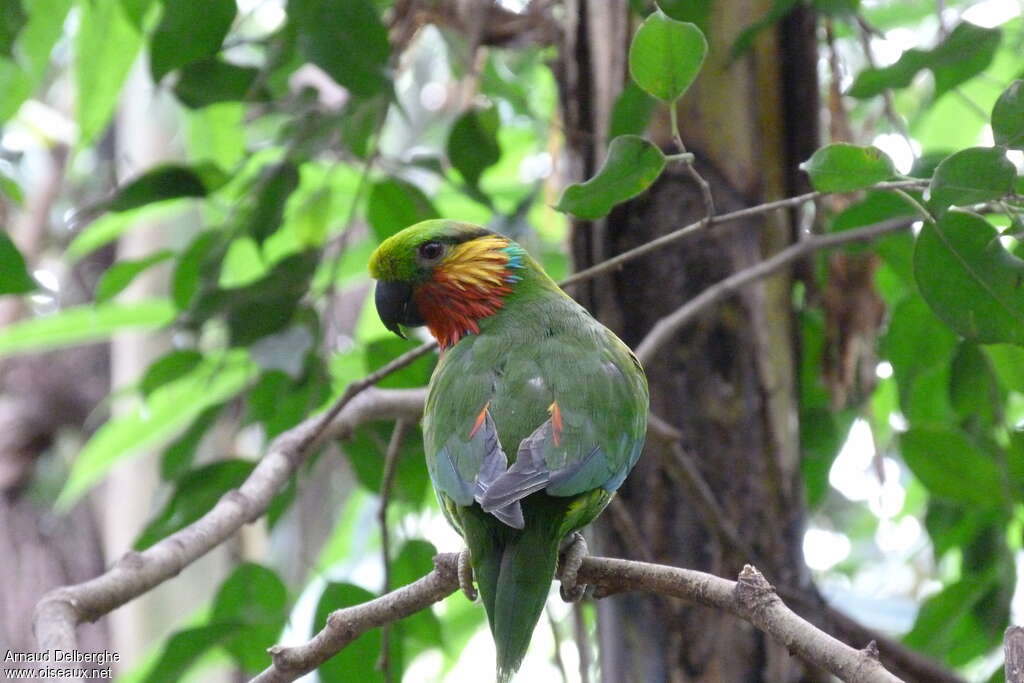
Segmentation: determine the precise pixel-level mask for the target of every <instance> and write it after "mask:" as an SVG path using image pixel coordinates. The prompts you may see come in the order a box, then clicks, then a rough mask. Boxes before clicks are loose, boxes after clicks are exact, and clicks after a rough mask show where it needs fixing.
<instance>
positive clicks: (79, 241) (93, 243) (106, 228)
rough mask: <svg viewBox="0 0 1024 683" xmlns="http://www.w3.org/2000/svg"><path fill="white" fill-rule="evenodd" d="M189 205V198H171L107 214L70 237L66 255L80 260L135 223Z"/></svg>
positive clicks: (174, 213) (168, 214)
mask: <svg viewBox="0 0 1024 683" xmlns="http://www.w3.org/2000/svg"><path fill="white" fill-rule="evenodd" d="M188 206H189V202H188V201H186V200H179V199H172V200H169V201H166V202H158V203H156V204H146V205H144V206H140V207H139V208H137V209H132V210H130V211H122V212H113V213H108V214H105V215H103V216H100V217H99V218H97V219H96V220H94V221H92V222H91V223H89V224H88V225H86V226H85V227H84V228H82V229H81V231H80V232H79V233H78V234H77V235H75V237H74V239H72V240H71V244H69V245H68V248H67V249H66V250H65V252H64V255H65V256H66V257H67V258H68V259H69V260H70V261H78V260H79V259H81V258H82V257H83V256H85V255H86V254H90V253H92V252H93V251H95V250H97V249H99V248H100V247H102V246H104V245H107V244H110V243H111V242H113V241H114V240H116V239H117V238H118V237H120V236H121V235H122V234H124V233H125V232H127V231H128V230H130V229H132V228H133V227H135V226H136V225H142V224H144V223H146V222H148V221H153V220H160V219H168V218H171V217H174V216H179V215H181V214H182V213H184V211H185V210H186V209H187V208H188Z"/></svg>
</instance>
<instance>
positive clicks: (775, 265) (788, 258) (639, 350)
mask: <svg viewBox="0 0 1024 683" xmlns="http://www.w3.org/2000/svg"><path fill="white" fill-rule="evenodd" d="M909 225H910V221H909V220H908V219H906V218H893V219H890V220H887V221H882V222H880V223H876V224H874V225H868V226H865V227H863V228H857V229H855V230H845V231H843V232H836V233H830V234H827V235H821V236H815V237H809V238H807V239H805V240H801V241H799V242H796V243H794V244H792V245H790V246H789V247H786V248H785V249H783V250H782V251H780V252H778V253H776V254H774V255H773V256H771V257H770V258H767V259H765V260H764V261H761V262H760V263H757V264H755V265H753V266H751V267H749V268H745V269H743V270H741V271H739V272H737V273H734V274H733V275H730V276H729V277H727V278H725V279H724V280H722V281H721V282H718V283H717V284H714V285H712V286H711V287H708V288H707V289H705V290H704V291H703V292H701V293H700V294H698V295H697V296H695V297H693V298H692V299H690V300H689V301H688V302H686V303H685V304H684V305H683V306H681V307H680V308H678V309H676V310H675V312H673V313H670V314H669V315H667V316H665V317H664V318H662V319H661V320H659V321H658V322H656V323H655V324H654V327H653V328H651V331H650V332H648V333H647V336H646V337H644V339H643V341H642V342H640V345H639V346H637V347H636V357H637V358H639V359H640V363H641V364H643V365H647V364H649V363H650V362H651V361H653V360H654V356H655V355H656V354H657V353H658V351H660V350H661V349H662V347H664V346H665V344H667V343H668V342H669V340H671V339H672V336H673V335H674V334H675V333H676V332H678V331H679V329H680V328H681V327H682V326H683V325H685V324H686V323H687V322H689V321H690V320H692V319H693V318H694V317H696V316H697V314H699V313H702V312H703V311H704V310H705V309H706V308H708V307H709V306H711V305H712V304H713V303H715V302H717V301H720V300H721V299H724V298H725V297H727V296H729V295H730V294H732V293H734V292H736V290H738V289H739V288H740V287H743V286H744V285H746V284H749V283H751V282H754V281H756V280H760V279H762V278H765V277H768V276H769V275H771V274H773V273H776V272H778V271H779V270H782V269H783V268H785V267H786V266H787V265H789V264H790V263H792V262H794V261H797V260H799V259H801V258H804V257H805V256H807V255H809V254H812V253H814V252H816V251H821V250H823V249H831V248H833V247H838V246H841V245H844V244H850V243H853V242H866V241H869V240H873V239H876V238H878V237H881V236H883V235H887V234H889V233H892V232H896V231H898V230H905V229H906V228H907V227H908V226H909Z"/></svg>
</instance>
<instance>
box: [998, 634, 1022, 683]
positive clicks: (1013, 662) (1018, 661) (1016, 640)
mask: <svg viewBox="0 0 1024 683" xmlns="http://www.w3.org/2000/svg"><path fill="white" fill-rule="evenodd" d="M1003 650H1004V655H1005V657H1006V664H1005V668H1004V671H1005V674H1006V683H1024V627H1021V626H1011V627H1010V628H1008V629H1006V636H1005V637H1004V645H1003Z"/></svg>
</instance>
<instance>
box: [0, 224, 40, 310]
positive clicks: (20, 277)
mask: <svg viewBox="0 0 1024 683" xmlns="http://www.w3.org/2000/svg"><path fill="white" fill-rule="evenodd" d="M38 286H39V285H38V284H37V283H36V281H35V280H34V279H33V278H32V276H31V275H29V272H28V269H27V268H26V267H25V257H24V256H22V255H21V252H20V251H18V247H16V246H15V245H14V242H12V241H11V238H10V237H8V236H7V232H6V231H4V230H0V295H3V294H25V293H27V292H31V291H33V290H35V289H36V288H37V287H38Z"/></svg>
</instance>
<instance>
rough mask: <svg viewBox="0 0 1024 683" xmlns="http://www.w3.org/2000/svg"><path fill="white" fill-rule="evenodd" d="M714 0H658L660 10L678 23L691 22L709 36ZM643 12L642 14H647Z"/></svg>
mask: <svg viewBox="0 0 1024 683" xmlns="http://www.w3.org/2000/svg"><path fill="white" fill-rule="evenodd" d="M713 6H714V0H658V9H660V10H661V11H662V12H664V13H665V14H666V15H668V16H669V17H671V18H672V19H675V20H676V21H690V22H693V23H694V24H697V27H698V28H700V30H701V31H702V32H703V33H705V34H707V33H708V28H709V26H710V22H711V8H712V7H713ZM646 13H647V12H646V11H642V12H641V14H646Z"/></svg>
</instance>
